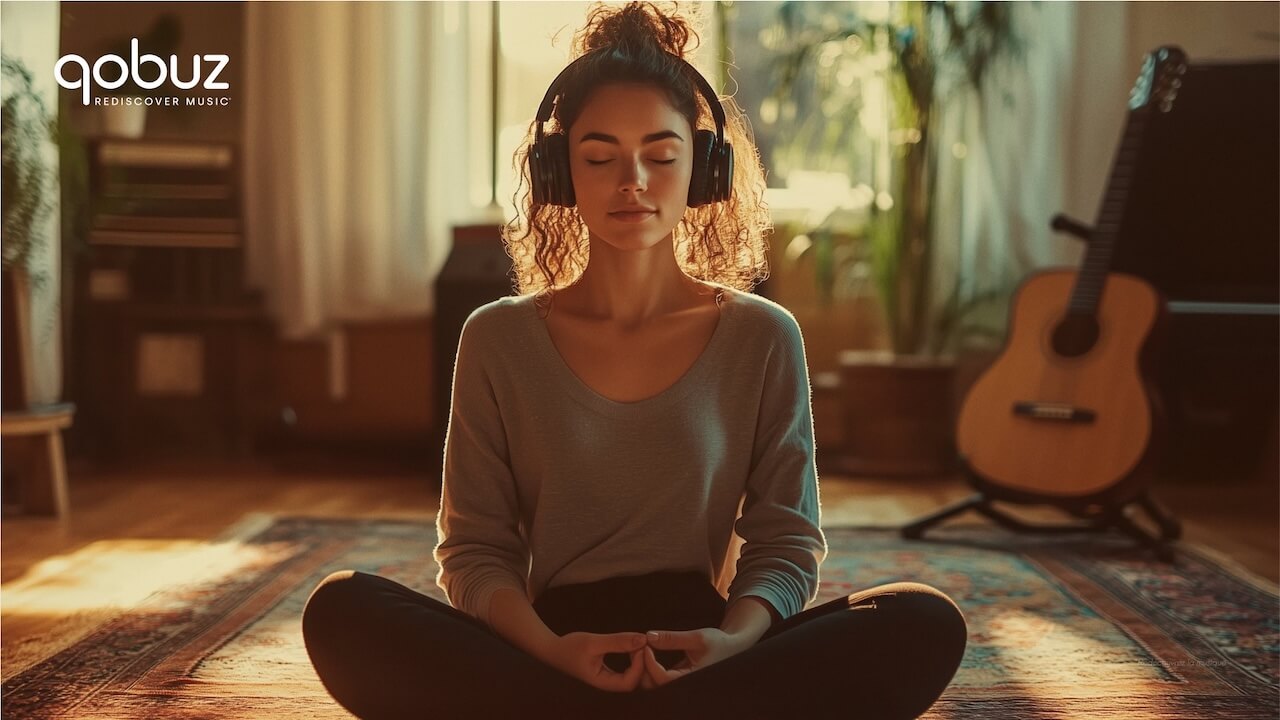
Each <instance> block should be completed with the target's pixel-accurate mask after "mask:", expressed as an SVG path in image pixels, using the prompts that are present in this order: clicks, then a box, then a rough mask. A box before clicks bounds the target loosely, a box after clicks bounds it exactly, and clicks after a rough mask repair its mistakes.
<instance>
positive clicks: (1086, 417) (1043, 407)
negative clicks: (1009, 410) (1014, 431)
mask: <svg viewBox="0 0 1280 720" xmlns="http://www.w3.org/2000/svg"><path fill="white" fill-rule="evenodd" d="M1013 414H1014V415H1017V416H1019V417H1025V418H1031V419H1032V420H1054V421H1057V422H1072V423H1091V422H1093V421H1094V420H1097V419H1098V414H1097V413H1096V412H1094V411H1092V410H1089V409H1086V408H1078V407H1074V406H1072V405H1067V404H1065V403H1042V402H1020V403H1014V404H1013Z"/></svg>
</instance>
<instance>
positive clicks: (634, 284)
mask: <svg viewBox="0 0 1280 720" xmlns="http://www.w3.org/2000/svg"><path fill="white" fill-rule="evenodd" d="M672 242H673V240H672V236H671V235H668V236H667V237H666V238H665V239H663V240H662V241H661V242H659V243H657V244H655V245H654V246H652V247H649V248H645V249H642V250H620V249H618V248H617V247H614V246H613V245H610V244H609V243H607V242H604V241H603V240H600V239H598V238H596V237H595V235H592V236H591V257H590V260H589V262H588V264H587V268H586V270H584V271H583V273H582V277H580V278H579V279H578V281H577V282H575V283H574V284H573V285H571V286H570V287H569V288H566V291H568V292H567V293H566V294H565V297H562V298H561V301H563V300H566V299H567V300H568V301H569V302H568V303H566V304H568V305H570V306H571V307H572V310H571V312H573V313H574V314H576V315H581V316H583V317H587V318H590V319H593V320H601V321H607V322H612V323H616V324H618V325H620V326H621V327H623V328H636V327H639V326H642V325H644V324H646V323H647V322H649V321H651V320H653V319H655V318H658V317H661V316H663V315H667V314H670V313H673V312H677V311H679V310H683V309H685V308H688V307H689V306H690V305H691V304H695V303H696V302H697V300H698V297H699V296H700V295H703V294H705V293H706V290H705V288H704V287H703V285H702V283H699V282H698V281H697V280H694V279H693V278H691V277H689V276H688V275H686V274H685V273H684V271H683V270H682V269H681V268H680V265H679V264H678V263H677V262H676V258H675V253H674V252H673V248H672Z"/></svg>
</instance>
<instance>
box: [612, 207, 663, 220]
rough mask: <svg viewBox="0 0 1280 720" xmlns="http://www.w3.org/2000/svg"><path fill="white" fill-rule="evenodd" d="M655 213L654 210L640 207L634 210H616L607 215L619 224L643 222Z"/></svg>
mask: <svg viewBox="0 0 1280 720" xmlns="http://www.w3.org/2000/svg"><path fill="white" fill-rule="evenodd" d="M655 213H656V211H655V210H653V209H651V208H646V207H640V208H637V209H634V210H618V211H615V212H611V213H609V217H611V218H613V219H614V220H617V221H619V222H628V223H634V222H644V221H645V220H648V219H649V218H650V217H652V216H653V215H654V214H655Z"/></svg>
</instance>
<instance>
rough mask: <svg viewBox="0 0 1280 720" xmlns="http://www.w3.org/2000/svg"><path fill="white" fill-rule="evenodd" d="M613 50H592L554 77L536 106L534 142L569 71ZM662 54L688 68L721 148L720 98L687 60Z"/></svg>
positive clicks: (607, 48)
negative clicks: (710, 117) (709, 116)
mask: <svg viewBox="0 0 1280 720" xmlns="http://www.w3.org/2000/svg"><path fill="white" fill-rule="evenodd" d="M615 49H616V48H614V47H612V46H606V47H602V48H597V49H595V50H592V51H591V52H589V53H585V54H584V55H583V56H582V57H580V58H578V59H577V60H574V61H573V62H571V63H569V64H568V65H566V66H565V68H564V69H563V70H561V71H560V74H559V75H556V79H555V80H552V81H551V86H550V87H548V88H547V94H546V95H545V96H544V97H543V98H542V104H541V105H539V106H538V115H537V121H538V124H537V127H536V128H535V130H534V138H535V140H541V139H542V123H544V122H546V121H548V120H550V119H551V109H552V106H553V103H554V102H555V99H556V95H558V94H559V92H560V85H561V83H562V82H563V81H564V78H565V76H566V75H568V74H569V70H570V69H572V68H573V67H575V66H576V65H577V64H578V63H580V62H582V61H583V60H586V59H587V58H589V57H593V56H595V55H601V54H604V53H606V52H611V51H613V50H615ZM663 52H664V53H666V54H667V55H670V56H671V57H673V58H675V59H676V60H679V61H680V62H681V63H682V64H683V65H684V66H685V67H686V68H688V70H689V74H690V75H692V76H693V82H694V84H695V85H697V87H698V90H699V92H701V93H702V96H703V97H704V98H706V100H707V106H708V107H710V108H711V116H712V118H714V119H715V121H716V143H717V144H718V145H720V146H723V145H724V124H725V118H724V108H723V107H722V106H721V105H720V98H718V97H716V92H715V90H714V89H712V87H711V84H710V83H708V82H707V79H706V78H704V77H702V73H700V72H698V69H697V68H695V67H694V66H692V65H690V64H689V62H688V61H687V60H685V59H684V58H682V57H678V56H676V55H672V54H671V53H668V52H666V51H665V50H664V51H663ZM694 129H695V130H696V129H697V128H694Z"/></svg>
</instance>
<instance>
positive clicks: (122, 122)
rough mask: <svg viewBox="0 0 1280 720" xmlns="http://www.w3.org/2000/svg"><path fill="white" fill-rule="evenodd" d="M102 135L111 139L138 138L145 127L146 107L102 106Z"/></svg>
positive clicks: (139, 105) (140, 105) (138, 105)
mask: <svg viewBox="0 0 1280 720" xmlns="http://www.w3.org/2000/svg"><path fill="white" fill-rule="evenodd" d="M98 110H99V111H100V112H101V113H102V115H101V117H102V133H103V134H104V135H109V136H111V137H121V138H140V137H142V134H143V132H144V131H145V130H146V127H147V106H146V105H142V104H137V105H103V106H102V107H100V108H98Z"/></svg>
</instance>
